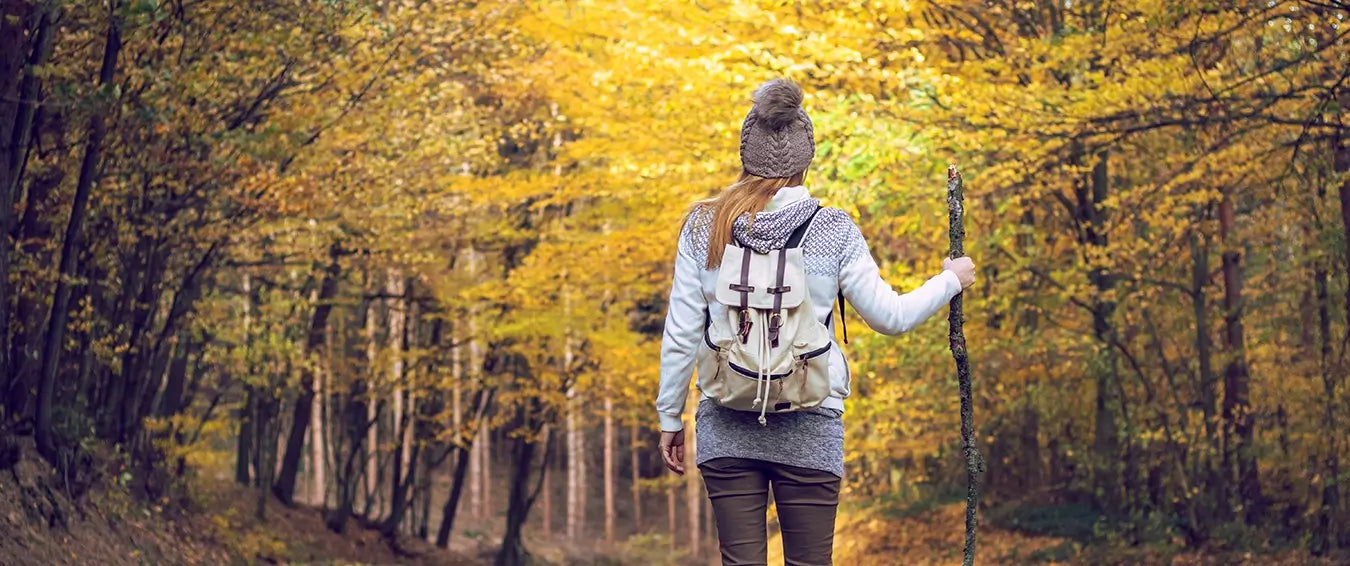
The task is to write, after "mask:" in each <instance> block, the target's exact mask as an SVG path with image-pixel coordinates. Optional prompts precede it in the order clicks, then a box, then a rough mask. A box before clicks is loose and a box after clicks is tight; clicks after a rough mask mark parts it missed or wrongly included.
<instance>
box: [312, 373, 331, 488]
mask: <svg viewBox="0 0 1350 566" xmlns="http://www.w3.org/2000/svg"><path fill="white" fill-rule="evenodd" d="M319 371H320V372H321V373H320V374H319V379H316V380H314V402H313V405H314V406H313V408H312V409H311V412H310V423H309V446H310V456H309V459H310V479H311V482H312V485H311V486H310V487H311V491H310V494H309V503H310V504H311V505H317V506H320V507H322V506H323V504H324V501H323V500H324V494H325V493H327V485H328V478H327V475H326V473H325V472H326V471H327V470H325V469H324V468H325V467H326V466H325V465H326V464H327V459H326V458H325V457H324V453H323V448H324V446H323V437H324V434H323V431H324V422H323V413H324V411H323V402H324V399H325V391H324V388H323V380H324V374H325V373H327V372H326V371H324V370H322V369H321V370H319Z"/></svg>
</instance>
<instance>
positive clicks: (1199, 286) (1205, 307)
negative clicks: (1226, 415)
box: [1182, 234, 1223, 532]
mask: <svg viewBox="0 0 1350 566" xmlns="http://www.w3.org/2000/svg"><path fill="white" fill-rule="evenodd" d="M1191 260H1192V263H1191V299H1192V307H1193V309H1194V313H1195V357H1196V364H1197V366H1198V368H1199V373H1200V375H1199V381H1200V383H1199V389H1200V390H1199V392H1198V395H1199V401H1200V410H1201V414H1202V415H1203V416H1204V424H1205V439H1206V444H1207V445H1208V446H1214V447H1217V446H1218V445H1219V432H1218V423H1217V420H1218V406H1219V403H1218V391H1217V387H1216V385H1217V382H1218V378H1217V377H1216V376H1215V374H1214V369H1213V365H1212V362H1211V360H1212V356H1213V354H1212V351H1213V346H1212V342H1211V338H1210V334H1209V331H1210V328H1209V301H1208V299H1207V297H1206V293H1205V287H1206V286H1207V285H1208V284H1209V244H1208V243H1207V242H1203V241H1202V236H1200V235H1198V234H1192V235H1191ZM1182 414H1185V413H1184V412H1183V413H1182ZM1197 464H1198V465H1199V466H1200V468H1201V469H1200V470H1199V483H1200V485H1199V486H1197V487H1198V488H1200V490H1201V491H1202V492H1205V493H1208V494H1210V495H1211V499H1213V500H1217V497H1214V496H1215V495H1216V494H1218V493H1222V491H1223V489H1222V488H1223V485H1222V483H1223V482H1222V481H1220V479H1219V477H1218V474H1217V473H1216V471H1215V469H1214V466H1213V463H1212V461H1211V460H1210V457H1209V456H1208V455H1207V454H1206V453H1205V452H1203V451H1202V452H1201V455H1200V457H1199V462H1197ZM1210 518H1211V517H1210V516H1201V517H1198V519H1199V521H1200V523H1199V524H1197V525H1196V528H1197V530H1198V531H1200V532H1204V531H1206V530H1207V529H1208V526H1209V524H1210V521H1209V519H1210Z"/></svg>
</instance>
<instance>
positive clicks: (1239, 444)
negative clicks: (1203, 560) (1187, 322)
mask: <svg viewBox="0 0 1350 566" xmlns="http://www.w3.org/2000/svg"><path fill="white" fill-rule="evenodd" d="M1234 216H1235V212H1234V210H1233V195H1232V193H1231V190H1228V191H1225V192H1224V195H1223V199H1222V200H1221V201H1220V202H1219V239H1220V240H1222V241H1223V283H1224V294H1223V309H1224V328H1225V339H1226V340H1225V341H1226V342H1227V343H1226V346H1227V349H1228V356H1227V358H1228V360H1227V363H1226V364H1225V367H1224V395H1223V422H1224V435H1225V437H1226V438H1225V439H1224V443H1223V447H1224V451H1223V469H1224V473H1225V475H1227V477H1228V480H1227V481H1226V482H1225V483H1227V484H1228V485H1230V486H1233V487H1236V488H1237V492H1236V493H1233V494H1232V496H1233V499H1234V501H1233V502H1234V503H1236V504H1237V506H1238V507H1240V508H1241V510H1242V513H1241V517H1242V518H1243V520H1245V521H1247V522H1249V523H1250V522H1254V521H1256V520H1257V519H1258V518H1259V517H1260V516H1261V515H1262V513H1263V511H1264V509H1263V508H1264V504H1263V497H1262V495H1261V482H1260V479H1259V478H1258V477H1257V470H1256V447H1255V442H1256V432H1255V428H1256V426H1255V419H1254V418H1253V416H1252V407H1251V401H1250V400H1249V399H1248V391H1249V389H1250V376H1249V375H1248V370H1247V346H1246V342H1245V340H1244V337H1243V329H1242V315H1243V301H1242V252H1241V250H1240V249H1239V247H1238V242H1237V241H1236V237H1235V236H1234V235H1233V229H1234V224H1235V222H1236V219H1235V218H1234ZM1230 489H1231V488H1230Z"/></svg>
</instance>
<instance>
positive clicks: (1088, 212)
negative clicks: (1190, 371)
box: [1078, 151, 1123, 513]
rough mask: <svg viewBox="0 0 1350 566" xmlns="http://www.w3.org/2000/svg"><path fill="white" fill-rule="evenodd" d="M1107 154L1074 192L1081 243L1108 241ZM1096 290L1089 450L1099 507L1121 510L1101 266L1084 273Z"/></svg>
mask: <svg viewBox="0 0 1350 566" xmlns="http://www.w3.org/2000/svg"><path fill="white" fill-rule="evenodd" d="M1107 159H1108V154H1107V153H1106V152H1105V151H1103V152H1100V153H1098V154H1097V155H1096V163H1095V164H1094V165H1093V167H1092V174H1091V175H1090V177H1089V179H1088V180H1087V181H1086V183H1085V185H1086V186H1083V187H1081V188H1080V189H1079V191H1078V204H1079V217H1080V220H1081V221H1082V223H1083V226H1084V234H1083V244H1084V245H1085V246H1088V247H1089V248H1096V249H1101V248H1105V247H1106V246H1107V244H1108V240H1107V235H1106V212H1105V210H1103V208H1102V203H1103V202H1104V201H1105V200H1106V199H1107V196H1108V195H1109V193H1110V178H1109V176H1108V172H1107ZM1088 280H1089V281H1090V282H1091V283H1092V286H1093V289H1094V293H1093V295H1094V296H1093V299H1092V332H1093V335H1094V336H1095V337H1096V338H1097V341H1098V344H1099V348H1100V356H1101V357H1102V362H1103V365H1104V367H1102V368H1098V369H1096V370H1095V373H1096V385H1097V387H1096V426H1095V428H1094V433H1093V443H1092V445H1093V452H1094V459H1095V462H1096V466H1095V467H1096V470H1095V473H1096V476H1097V477H1096V485H1097V489H1098V491H1099V493H1100V494H1101V497H1102V500H1101V502H1100V503H1101V504H1102V506H1103V507H1104V508H1105V509H1106V510H1108V512H1111V513H1117V512H1119V511H1120V510H1121V507H1122V503H1123V498H1122V497H1121V496H1122V494H1121V493H1120V491H1121V487H1122V485H1121V483H1122V482H1121V480H1122V471H1121V465H1120V464H1121V460H1120V458H1121V450H1120V431H1119V423H1118V422H1117V419H1118V416H1117V414H1116V408H1117V406H1118V404H1119V403H1120V400H1119V399H1118V398H1117V396H1116V392H1117V382H1118V379H1119V376H1118V375H1117V374H1116V371H1117V367H1116V356H1115V350H1114V349H1113V348H1112V338H1113V335H1112V333H1113V332H1114V330H1113V328H1112V327H1111V316H1112V314H1113V313H1114V312H1115V308H1116V304H1115V302H1114V301H1112V300H1110V299H1108V298H1107V297H1108V296H1109V294H1110V292H1111V290H1112V289H1113V288H1114V287H1115V283H1114V280H1113V278H1112V277H1111V275H1110V274H1109V273H1107V271H1106V270H1105V269H1103V268H1101V267H1093V268H1092V269H1091V271H1090V272H1089V274H1088Z"/></svg>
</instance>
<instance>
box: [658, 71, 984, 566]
mask: <svg viewBox="0 0 1350 566" xmlns="http://www.w3.org/2000/svg"><path fill="white" fill-rule="evenodd" d="M801 101H802V92H801V89H800V88H799V87H798V86H797V85H796V84H794V83H792V82H790V81H787V80H784V79H775V80H772V81H769V82H768V83H765V84H764V85H763V86H761V87H760V88H758V89H757V90H756V91H755V93H754V104H753V106H752V108H751V109H750V112H749V113H748V114H747V115H746V117H745V121H744V123H743V124H742V126H741V147H740V153H741V164H742V168H743V172H742V173H741V176H740V178H739V179H738V180H737V181H736V183H735V184H733V185H732V186H731V187H729V188H727V189H726V190H725V191H723V192H722V194H721V195H719V196H717V197H715V198H712V199H710V200H707V201H703V202H700V203H698V204H696V205H695V206H694V208H693V209H692V210H691V212H690V214H689V217H688V219H687V220H686V222H685V225H684V228H683V229H682V230H681V233H680V238H679V244H678V253H677V255H676V259H675V276H674V283H673V284H672V286H671V292H670V309H669V311H668V313H667V315H666V325H665V335H664V337H663V339H662V342H661V385H660V392H659V394H658V396H657V400H656V408H657V412H658V414H659V416H660V421H661V443H660V447H661V456H662V458H663V459H664V460H665V463H666V466H667V467H669V468H670V469H671V470H672V471H674V472H675V473H677V474H683V473H684V466H685V462H684V426H683V423H682V421H681V419H680V415H681V414H682V413H683V412H684V406H685V400H686V399H685V398H686V396H687V393H688V391H689V381H690V379H691V377H692V374H693V368H694V367H695V363H696V362H697V361H698V359H699V357H701V356H706V355H709V353H710V351H709V350H708V349H707V347H706V346H704V339H703V331H704V324H705V316H711V315H710V314H706V313H705V309H708V308H709V305H710V303H713V302H714V284H715V282H716V275H717V268H718V267H719V264H720V263H721V259H722V257H721V253H720V252H721V250H723V248H724V247H725V246H726V245H727V243H729V242H731V241H733V239H734V241H735V242H736V243H737V244H738V245H741V246H745V247H750V248H752V249H757V250H772V249H780V248H782V247H784V244H785V243H786V241H787V239H788V235H789V234H791V233H792V232H793V231H794V230H795V229H796V228H797V227H798V226H800V225H802V224H803V223H806V222H810V223H811V224H810V225H809V226H808V227H807V228H806V231H805V235H804V236H802V240H801V244H800V247H801V248H802V253H803V263H804V267H805V271H806V273H807V284H808V285H807V286H808V287H809V289H810V299H811V304H812V305H814V308H815V311H816V312H815V314H816V315H817V316H818V317H819V319H820V320H827V319H828V320H830V321H831V326H830V328H831V330H833V326H832V322H833V316H832V315H831V312H830V310H831V307H832V306H833V303H834V298H835V296H836V294H837V293H839V292H841V291H842V294H843V297H844V298H845V299H846V300H847V301H848V302H849V303H851V304H852V305H853V307H854V309H855V310H857V312H858V314H859V315H861V316H862V319H863V320H864V321H866V322H867V324H868V325H869V326H871V327H872V328H873V329H875V330H877V331H879V332H881V333H883V334H888V335H895V334H899V333H902V332H905V331H907V330H909V329H911V328H913V327H915V326H916V325H918V324H919V323H921V322H923V321H924V320H926V319H927V318H928V317H930V316H932V315H933V314H934V313H936V312H937V311H938V310H939V309H941V308H942V306H943V305H945V304H947V302H948V301H950V300H951V298H952V297H954V296H955V295H956V294H957V293H960V292H961V290H962V289H964V288H966V287H968V286H970V285H971V284H972V283H973V282H974V280H975V266H974V264H973V263H972V262H971V260H970V259H969V258H965V257H962V258H958V259H955V260H951V259H948V260H944V261H943V270H942V272H941V273H939V274H937V275H935V276H934V277H932V278H931V279H929V280H928V281H927V282H926V283H924V284H923V286H921V287H919V288H918V289H915V290H913V291H911V292H909V293H905V294H898V293H896V292H895V291H894V290H893V289H891V287H890V285H888V284H887V283H886V282H885V281H884V280H883V279H882V278H881V275H880V273H879V271H878V269H877V264H876V262H875V261H874V260H873V259H872V255H871V253H870V252H869V251H868V247H867V242H866V241H865V240H864V239H863V236H862V233H861V232H860V231H859V230H858V227H857V226H856V225H855V224H854V223H853V221H852V219H851V218H850V217H849V215H848V214H847V213H846V212H844V211H842V210H839V209H834V208H824V209H821V208H819V206H820V205H819V201H817V200H816V199H815V198H812V197H811V195H810V193H809V192H808V191H807V189H806V187H805V186H803V184H802V183H803V180H804V179H805V176H806V170H807V168H808V166H809V165H810V164H811V159H812V158H813V157H814V156H815V140H814V134H813V130H812V126H811V119H810V118H809V117H808V116H807V115H806V112H805V111H804V110H802V108H801ZM709 250H714V253H709ZM714 307H715V308H716V305H714ZM833 334H834V333H833V332H831V335H832V336H833ZM830 350H831V351H830V353H829V355H830V358H829V378H830V396H829V397H828V398H827V399H826V400H825V401H824V402H823V403H822V404H821V405H820V406H819V407H816V408H812V409H807V410H802V411H797V412H789V413H779V414H769V415H768V418H769V423H768V424H769V426H761V423H760V422H759V417H760V415H759V414H758V412H753V413H752V412H749V411H738V410H733V409H728V408H725V407H721V406H719V405H717V404H715V403H714V402H713V401H712V400H711V399H709V398H707V397H703V396H702V395H701V396H700V397H702V398H701V399H700V401H699V404H698V411H697V414H696V418H697V420H698V427H697V434H698V461H697V462H696V463H697V465H698V467H699V471H700V472H701V473H702V475H703V480H704V484H705V486H706V487H707V491H708V497H709V498H710V500H711V501H712V506H713V513H714V515H715V517H716V519H717V536H718V541H719V543H720V547H721V552H722V563H723V564H724V565H727V566H733V565H734V566H739V565H751V564H760V565H762V564H765V563H766V560H767V558H766V555H767V552H768V544H767V541H766V534H765V521H766V517H765V515H766V512H767V507H768V494H769V490H770V489H772V490H773V499H774V501H775V502H776V505H777V507H778V521H779V524H780V526H781V528H782V538H783V554H784V556H785V558H786V562H787V565H788V566H796V565H800V566H824V565H828V564H830V563H831V552H832V548H833V542H834V519H835V508H836V507H837V505H838V502H839V485H840V480H841V478H842V477H843V475H844V424H843V420H842V416H843V412H844V399H845V398H847V397H848V394H849V377H850V375H849V370H848V364H847V361H846V360H845V359H844V356H843V353H842V352H841V351H840V350H839V348H838V344H837V343H832V344H831V348H830Z"/></svg>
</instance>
